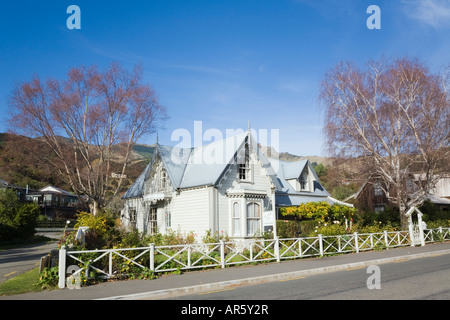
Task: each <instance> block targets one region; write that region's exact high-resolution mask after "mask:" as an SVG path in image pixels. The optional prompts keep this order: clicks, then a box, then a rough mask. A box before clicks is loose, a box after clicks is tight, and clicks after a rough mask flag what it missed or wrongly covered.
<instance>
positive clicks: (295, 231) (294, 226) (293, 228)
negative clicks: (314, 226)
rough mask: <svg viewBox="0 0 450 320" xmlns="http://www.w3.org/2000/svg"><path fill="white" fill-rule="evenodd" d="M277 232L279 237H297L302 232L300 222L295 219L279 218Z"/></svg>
mask: <svg viewBox="0 0 450 320" xmlns="http://www.w3.org/2000/svg"><path fill="white" fill-rule="evenodd" d="M276 223H277V234H278V237H279V238H281V239H283V238H297V237H298V236H299V234H300V223H299V222H298V221H293V220H277V222H276Z"/></svg>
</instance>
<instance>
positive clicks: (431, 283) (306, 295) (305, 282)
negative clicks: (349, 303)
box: [170, 254, 450, 301]
mask: <svg viewBox="0 0 450 320" xmlns="http://www.w3.org/2000/svg"><path fill="white" fill-rule="evenodd" d="M367 271H368V270H367V268H366V267H361V268H357V269H350V270H345V271H338V272H331V273H323V274H317V275H311V276H305V277H300V278H298V279H289V280H284V281H277V282H268V283H262V284H257V285H248V286H236V287H230V288H225V289H222V290H216V291H210V292H202V293H198V294H193V295H186V296H180V297H171V298H170V299H180V300H185V299H189V300H240V301H244V300H277V299H283V300H290V299H302V300H304V299H334V300H338V299H389V300H391V299H392V300H395V299H440V300H450V254H442V255H438V256H432V257H426V258H420V259H414V260H409V261H407V260H405V261H402V260H400V261H397V262H394V263H386V264H382V265H380V266H379V271H380V272H379V274H380V276H381V277H380V289H376V288H374V289H368V287H367V282H368V278H369V277H371V276H372V275H374V274H375V273H374V272H373V271H372V272H370V273H368V272H367ZM369 283H370V284H373V283H375V282H374V281H369Z"/></svg>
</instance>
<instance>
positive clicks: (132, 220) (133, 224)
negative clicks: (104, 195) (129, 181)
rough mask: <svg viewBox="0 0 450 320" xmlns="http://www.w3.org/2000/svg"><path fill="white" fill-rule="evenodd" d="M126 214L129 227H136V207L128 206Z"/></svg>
mask: <svg viewBox="0 0 450 320" xmlns="http://www.w3.org/2000/svg"><path fill="white" fill-rule="evenodd" d="M128 216H129V218H130V226H131V228H133V229H134V228H136V208H135V207H130V208H128Z"/></svg>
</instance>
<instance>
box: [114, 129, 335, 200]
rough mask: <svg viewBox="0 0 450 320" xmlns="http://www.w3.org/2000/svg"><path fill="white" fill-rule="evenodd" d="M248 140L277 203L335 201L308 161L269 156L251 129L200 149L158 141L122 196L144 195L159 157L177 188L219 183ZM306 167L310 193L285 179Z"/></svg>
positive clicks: (294, 177)
mask: <svg viewBox="0 0 450 320" xmlns="http://www.w3.org/2000/svg"><path fill="white" fill-rule="evenodd" d="M245 143H248V144H249V145H250V146H252V152H256V153H257V156H258V159H259V161H260V162H261V163H262V168H263V170H264V171H265V173H266V175H267V176H268V177H269V179H270V181H271V183H272V185H273V186H274V188H275V191H276V198H277V199H276V202H277V205H278V204H279V203H280V205H282V206H283V205H299V204H300V203H303V202H310V201H328V202H335V201H333V200H334V199H332V198H330V197H329V193H328V192H327V191H326V190H325V188H324V187H323V186H322V185H321V184H320V183H319V178H318V177H317V174H316V173H315V171H314V169H313V168H312V165H311V163H310V162H309V160H300V161H296V162H288V161H282V160H278V159H273V158H268V157H267V156H266V155H265V154H264V153H263V152H262V151H261V149H260V148H257V147H256V146H257V141H256V140H255V139H254V138H253V136H252V135H251V134H250V132H249V131H248V132H244V133H242V134H238V135H235V136H232V137H227V138H225V139H223V140H218V141H214V142H212V143H210V144H207V145H204V146H201V147H197V148H178V147H169V146H162V145H159V144H157V148H156V152H155V155H154V157H153V158H152V161H151V162H150V163H149V164H148V165H147V167H146V168H145V170H144V171H143V172H142V173H141V175H140V176H139V177H138V178H137V180H136V181H135V183H134V184H133V185H132V186H131V187H130V189H128V190H127V192H126V193H125V194H124V195H123V197H122V198H135V197H141V196H143V195H144V184H145V181H146V180H147V179H148V178H149V176H150V174H151V171H152V168H153V167H154V163H155V161H156V159H157V158H158V157H160V159H161V161H162V163H163V166H164V168H165V170H166V172H167V175H168V177H169V179H170V182H171V184H172V186H173V188H174V189H185V188H193V187H199V186H217V185H218V184H219V183H220V180H221V178H222V177H223V176H224V175H225V174H226V172H227V170H228V168H229V166H230V165H232V164H233V163H234V162H235V161H236V159H237V157H238V153H239V152H240V150H242V148H243V146H244V144H245ZM307 167H308V168H309V169H310V170H309V171H310V172H311V173H312V174H313V175H314V180H315V181H314V183H313V188H314V190H313V191H311V192H305V191H303V192H301V191H296V190H295V189H294V188H293V187H292V186H291V185H290V184H289V183H288V182H287V181H286V180H289V179H298V178H299V177H300V175H301V174H302V172H303V170H304V169H305V168H307Z"/></svg>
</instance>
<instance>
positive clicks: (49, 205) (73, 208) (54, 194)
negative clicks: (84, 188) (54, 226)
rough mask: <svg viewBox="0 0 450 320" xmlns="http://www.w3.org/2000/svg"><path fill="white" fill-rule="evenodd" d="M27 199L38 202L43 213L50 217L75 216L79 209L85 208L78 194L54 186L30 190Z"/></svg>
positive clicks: (65, 217)
mask: <svg viewBox="0 0 450 320" xmlns="http://www.w3.org/2000/svg"><path fill="white" fill-rule="evenodd" d="M26 200H28V201H32V202H34V203H36V204H38V205H39V206H40V207H41V208H42V212H41V213H42V214H44V215H46V216H47V217H49V218H64V219H70V218H73V217H74V215H75V214H76V213H77V211H78V210H82V209H84V207H83V205H82V204H81V203H80V201H79V198H78V196H77V195H75V194H73V193H71V192H69V191H66V190H63V189H60V188H57V187H53V186H46V187H44V188H41V189H39V190H37V191H33V192H28V193H27V194H26Z"/></svg>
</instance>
